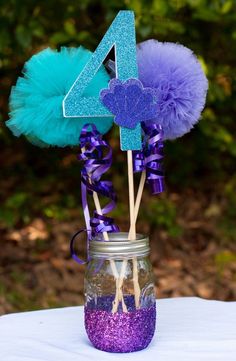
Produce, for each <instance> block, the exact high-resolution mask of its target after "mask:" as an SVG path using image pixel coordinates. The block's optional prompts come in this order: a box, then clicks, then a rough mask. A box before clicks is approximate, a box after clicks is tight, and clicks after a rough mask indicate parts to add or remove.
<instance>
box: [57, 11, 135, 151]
mask: <svg viewBox="0 0 236 361" xmlns="http://www.w3.org/2000/svg"><path fill="white" fill-rule="evenodd" d="M113 46H114V47H115V62H116V77H117V78H118V79H120V80H127V79H129V78H138V69H137V60H136V40H135V23H134V13H133V12H132V11H120V12H119V13H118V15H117V16H116V18H115V19H114V21H113V23H112V24H111V26H110V27H109V29H108V30H107V32H106V34H105V35H104V37H103V39H102V41H101V42H100V44H99V45H98V47H97V49H96V50H95V52H94V53H93V55H92V56H91V58H90V60H89V61H88V63H87V64H86V66H85V67H84V69H83V70H82V72H81V73H80V74H79V76H78V78H77V79H76V81H75V83H74V84H73V86H72V87H71V89H70V90H69V92H68V93H67V95H66V97H65V99H64V100H63V113H64V116H65V117H109V116H112V114H111V113H110V112H109V110H108V109H107V108H105V107H104V106H103V104H102V103H101V102H100V100H99V98H95V97H85V96H83V92H84V90H85V88H86V87H87V86H88V84H89V83H90V81H91V80H92V79H93V77H94V75H95V74H96V72H97V71H98V69H99V68H100V66H101V64H102V63H103V61H104V59H105V58H106V56H107V54H108V53H109V52H110V50H111V49H112V48H113ZM120 144H121V149H122V150H139V149H141V126H140V123H138V124H137V126H136V128H135V129H129V128H124V127H121V128H120Z"/></svg>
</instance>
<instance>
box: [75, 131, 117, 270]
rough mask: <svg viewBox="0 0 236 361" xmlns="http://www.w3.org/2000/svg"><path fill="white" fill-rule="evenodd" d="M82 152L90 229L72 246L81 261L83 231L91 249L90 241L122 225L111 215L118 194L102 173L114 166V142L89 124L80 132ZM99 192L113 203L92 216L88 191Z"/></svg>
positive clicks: (84, 198)
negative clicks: (79, 245)
mask: <svg viewBox="0 0 236 361" xmlns="http://www.w3.org/2000/svg"><path fill="white" fill-rule="evenodd" d="M80 144H81V150H82V151H81V153H80V154H78V156H77V158H78V159H79V160H81V161H83V167H82V170H81V196H82V206H83V212H84V217H85V223H86V230H81V231H78V232H77V233H76V234H75V235H74V236H73V238H72V240H71V244H70V249H71V254H72V257H73V259H75V260H76V261H77V262H78V263H80V264H83V263H86V262H84V261H82V260H81V259H80V258H79V257H78V256H77V255H76V253H75V250H74V241H75V239H76V237H77V235H79V234H80V233H81V232H83V231H85V232H87V250H88V247H89V240H90V239H91V238H92V237H95V236H96V235H97V234H98V233H103V232H108V233H110V232H118V231H119V228H118V227H117V226H116V225H115V224H114V220H113V218H111V217H108V216H107V214H108V213H109V212H111V211H112V210H113V208H114V207H115V205H116V194H115V191H114V188H113V185H112V182H110V181H103V180H101V177H102V175H103V174H104V173H105V172H106V171H107V170H108V169H109V168H110V166H111V164H112V149H111V147H110V145H109V144H108V143H107V142H106V141H104V140H103V139H102V135H101V134H100V133H99V132H98V131H97V128H96V126H95V125H94V124H86V125H85V126H84V127H83V129H82V131H81V134H80ZM93 192H96V193H97V194H98V196H99V195H102V196H104V197H106V198H107V199H108V200H109V202H108V203H107V204H106V205H105V206H104V207H103V208H102V210H101V211H102V212H101V213H102V214H99V213H98V212H97V211H96V210H95V211H94V213H93V217H90V213H89V208H88V200H87V194H90V195H92V194H93Z"/></svg>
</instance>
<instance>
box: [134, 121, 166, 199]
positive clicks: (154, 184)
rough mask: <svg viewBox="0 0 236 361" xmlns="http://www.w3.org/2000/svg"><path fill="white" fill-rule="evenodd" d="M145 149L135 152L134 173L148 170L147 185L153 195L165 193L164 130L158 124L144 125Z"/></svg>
mask: <svg viewBox="0 0 236 361" xmlns="http://www.w3.org/2000/svg"><path fill="white" fill-rule="evenodd" d="M142 130H143V133H144V140H143V149H142V150H141V151H134V152H133V162H134V164H133V167H134V172H142V171H144V170H146V174H147V183H148V184H149V186H150V189H151V193H152V194H158V193H161V192H163V191H164V172H163V165H162V161H163V141H162V137H163V134H162V128H161V126H160V125H158V124H154V123H151V124H149V125H146V124H145V123H142Z"/></svg>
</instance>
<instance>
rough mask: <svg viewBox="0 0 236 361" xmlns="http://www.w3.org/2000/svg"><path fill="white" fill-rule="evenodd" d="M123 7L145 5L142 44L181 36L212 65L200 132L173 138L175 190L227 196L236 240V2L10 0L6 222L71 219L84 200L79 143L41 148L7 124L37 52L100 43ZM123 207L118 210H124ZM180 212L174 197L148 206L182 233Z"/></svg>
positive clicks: (2, 116) (4, 11) (139, 9)
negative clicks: (15, 88)
mask: <svg viewBox="0 0 236 361" xmlns="http://www.w3.org/2000/svg"><path fill="white" fill-rule="evenodd" d="M120 9H132V10H134V11H135V14H136V32H137V41H138V42H140V41H143V40H146V39H149V38H155V39H158V40H160V41H172V42H179V43H182V44H184V45H185V46H187V47H189V48H191V49H192V50H193V51H194V53H195V54H196V55H197V56H198V57H199V60H200V61H201V63H202V66H203V68H204V70H205V72H206V74H207V77H208V79H209V93H208V99H207V105H206V108H205V110H204V112H203V116H202V119H201V121H200V123H199V125H198V126H196V128H195V129H194V130H193V131H192V132H191V134H189V135H186V136H184V137H183V138H182V139H181V140H178V141H175V142H169V143H168V142H167V143H166V151H165V153H166V157H165V166H166V175H167V177H166V179H167V185H168V188H169V189H170V190H172V191H180V190H183V189H187V188H191V189H193V190H194V189H200V190H201V191H202V192H203V193H205V194H208V193H209V192H210V193H216V194H220V196H222V197H224V200H225V203H224V205H223V210H224V212H223V213H224V215H222V220H221V223H220V224H219V227H220V229H221V230H223V233H224V234H225V235H226V238H229V239H233V240H235V238H236V237H235V234H234V233H235V232H234V228H235V227H234V220H235V216H236V206H235V204H236V199H235V188H236V178H235V176H234V177H233V173H234V172H235V161H236V141H235V140H236V139H235V138H236V137H235V134H236V122H235V119H234V117H235V113H236V93H235V87H236V72H235V70H236V26H235V24H236V2H235V0H214V1H212V0H168V1H167V0H150V1H148V0H119V1H118V0H110V1H107V0H100V1H95V0H82V1H68V0H50V1H42V0H41V1H40V0H37V1H36V0H23V1H20V0H8V1H4V0H1V1H0V79H1V97H0V108H1V113H0V121H1V127H0V150H1V155H0V160H1V175H2V181H3V186H2V187H1V190H0V201H1V208H0V224H1V225H2V226H6V227H14V226H15V225H17V224H19V223H20V222H21V223H24V224H27V223H29V222H30V221H31V219H32V217H35V216H39V215H40V216H44V217H46V218H54V219H58V220H62V219H65V218H66V217H69V215H68V213H67V210H68V209H72V208H75V207H77V204H78V203H79V201H77V200H78V199H79V198H78V197H79V169H78V165H77V162H76V159H75V157H74V158H70V156H71V153H72V152H74V153H75V152H76V151H73V150H72V151H71V150H70V149H69V150H68V149H62V150H61V149H38V148H36V147H34V146H32V145H30V144H28V143H27V141H26V140H25V139H16V138H14V137H13V136H12V134H10V132H9V131H8V130H7V128H6V127H5V125H4V121H5V120H6V119H7V117H8V115H7V113H8V97H9V93H10V88H11V86H12V85H13V84H15V82H16V79H17V77H18V76H19V75H20V73H21V69H22V67H23V64H24V62H25V61H27V59H29V57H30V56H32V54H34V53H35V52H37V51H40V50H41V49H42V48H45V47H48V46H50V47H53V48H59V47H60V46H61V45H65V46H78V45H79V44H81V45H84V46H85V47H88V48H90V49H91V50H94V49H95V48H96V46H97V44H98V43H99V40H100V39H101V38H102V36H103V34H104V33H105V32H106V29H107V28H108V26H109V24H110V23H111V21H112V19H113V18H114V17H115V15H116V13H117V11H118V10H120ZM111 138H112V134H110V139H111ZM112 142H113V143H114V141H113V140H112ZM118 148H119V147H118V145H117V143H115V146H114V150H115V156H114V158H115V160H116V161H115V162H114V164H113V175H114V176H113V177H114V178H116V177H117V179H118V178H119V181H118V180H116V179H114V183H115V185H116V186H117V190H118V192H120V191H121V190H122V187H123V185H124V184H125V179H124V176H122V174H123V173H122V172H119V171H120V170H122V166H123V164H122V162H123V161H124V159H123V158H122V157H121V156H120V155H118V152H119V149H118ZM69 155H70V156H69ZM120 207H121V208H122V207H123V206H122V205H120ZM121 208H120V211H119V208H118V211H116V212H117V213H116V215H118V216H119V214H120V215H121V214H122V212H123V209H121ZM152 214H155V216H153V217H152ZM163 214H165V216H163ZM175 217H176V209H175V205H174V204H172V203H171V201H170V200H166V199H164V198H163V199H161V200H160V203H158V204H156V205H154V203H151V205H150V208H149V211H148V212H147V213H146V218H148V219H149V220H150V221H151V223H153V222H154V223H155V224H156V225H157V226H163V227H164V228H166V229H167V230H168V231H169V233H170V235H173V236H177V235H178V234H179V233H180V229H179V227H178V226H177V225H176V223H175ZM227 232H228V233H227Z"/></svg>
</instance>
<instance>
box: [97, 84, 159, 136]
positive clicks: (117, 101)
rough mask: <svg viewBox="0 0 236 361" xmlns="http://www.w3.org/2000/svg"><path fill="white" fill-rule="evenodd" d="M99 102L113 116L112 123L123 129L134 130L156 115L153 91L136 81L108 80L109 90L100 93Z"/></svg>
mask: <svg viewBox="0 0 236 361" xmlns="http://www.w3.org/2000/svg"><path fill="white" fill-rule="evenodd" d="M100 100H101V102H102V103H103V105H104V106H105V107H106V108H107V109H108V110H109V111H110V112H111V113H112V114H113V115H114V122H115V123H116V124H117V125H119V126H121V127H125V128H130V129H134V128H135V127H136V125H137V124H138V123H139V122H141V121H146V120H150V119H153V118H154V117H155V116H156V113H157V104H156V96H155V90H153V89H151V88H144V87H143V84H142V83H141V81H140V80H138V79H128V80H126V81H124V82H122V81H121V80H119V79H112V80H110V82H109V89H103V90H102V91H101V92H100Z"/></svg>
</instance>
